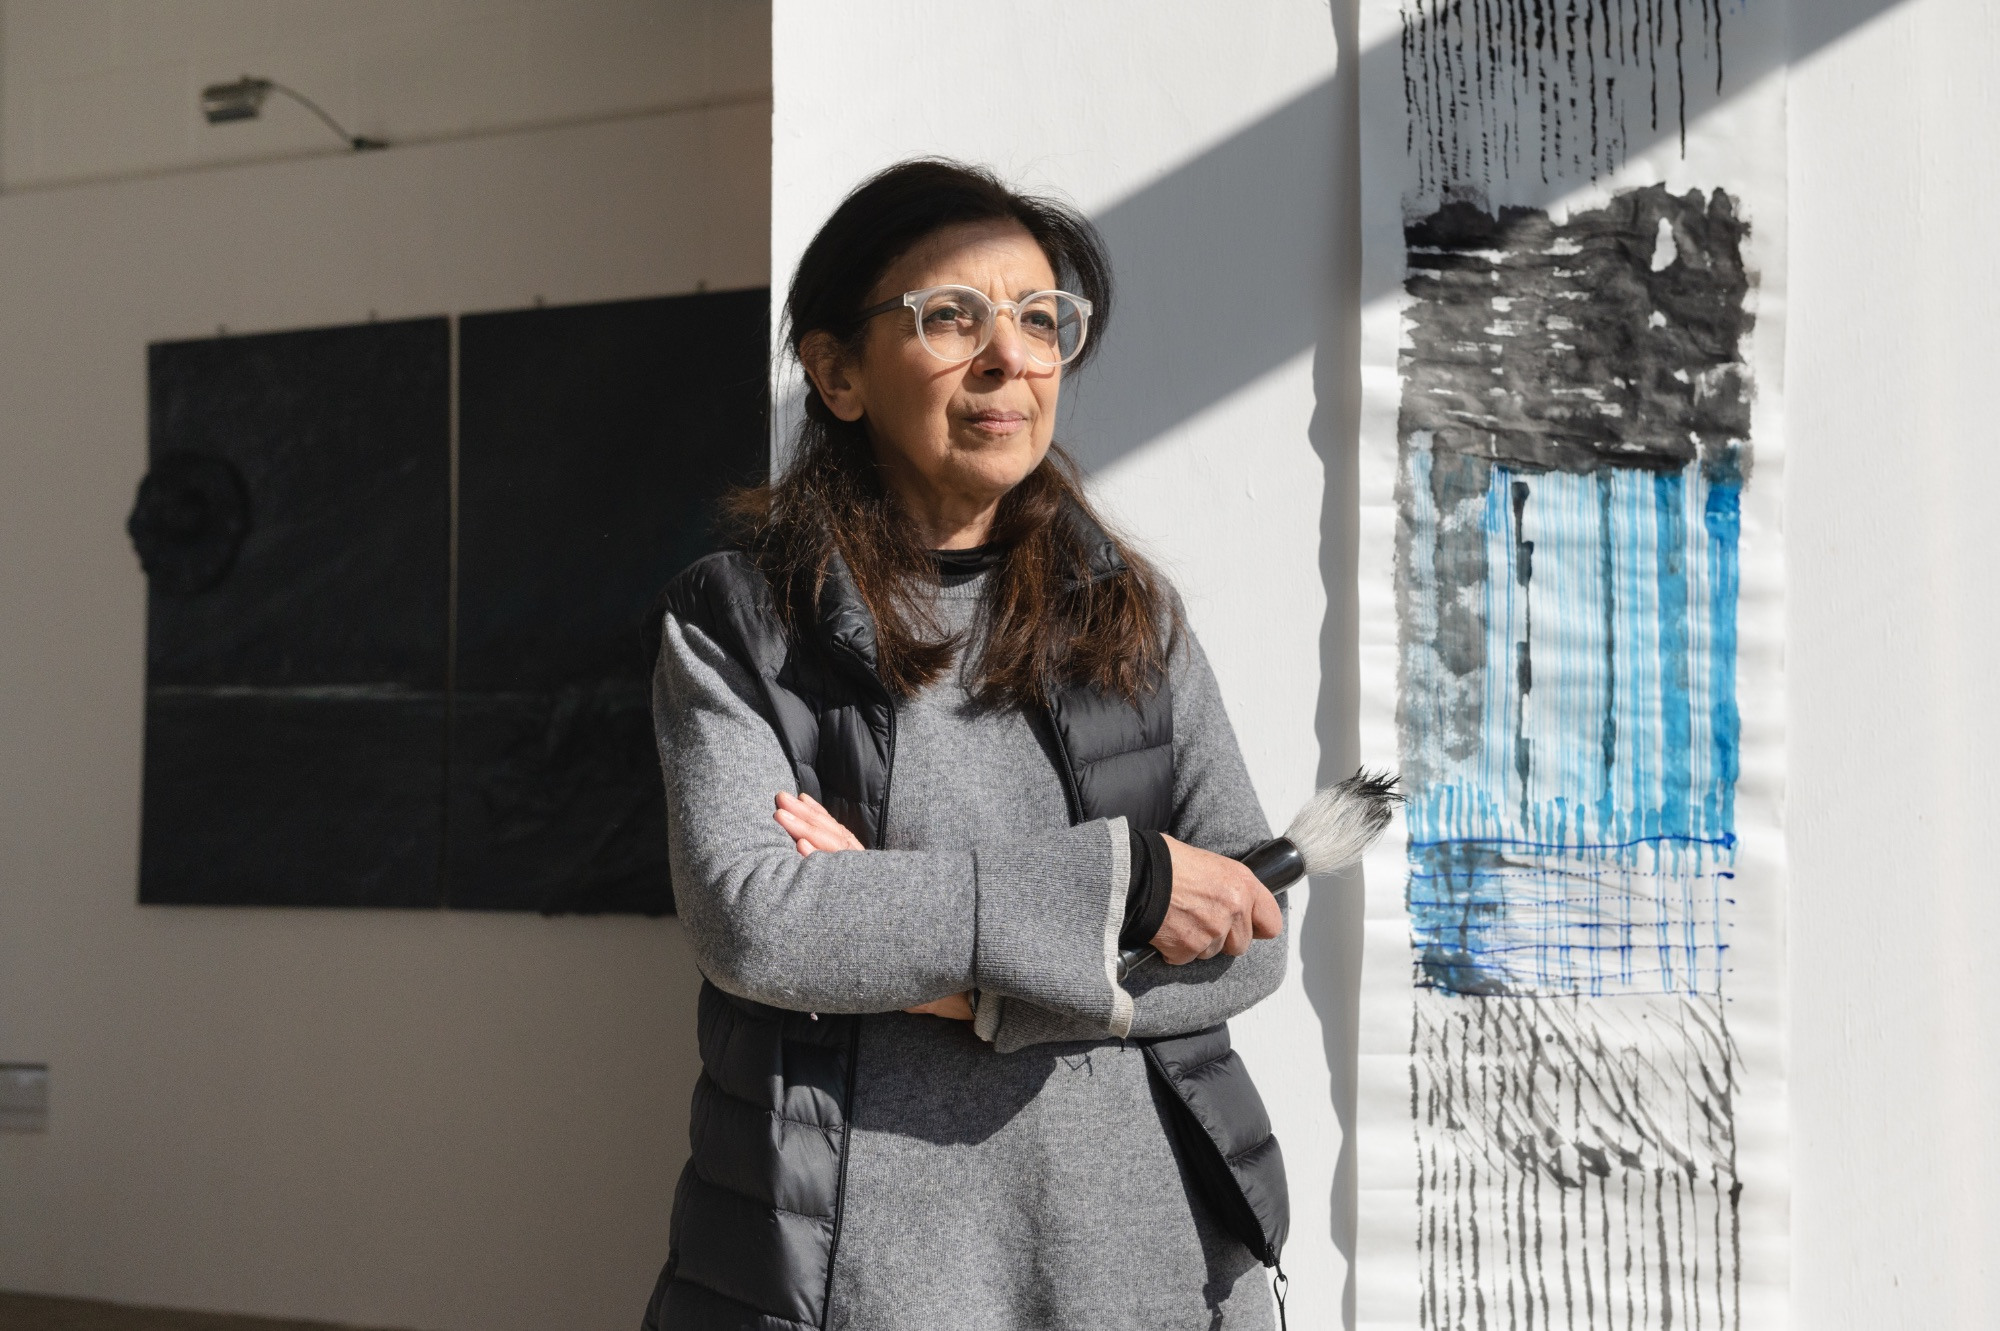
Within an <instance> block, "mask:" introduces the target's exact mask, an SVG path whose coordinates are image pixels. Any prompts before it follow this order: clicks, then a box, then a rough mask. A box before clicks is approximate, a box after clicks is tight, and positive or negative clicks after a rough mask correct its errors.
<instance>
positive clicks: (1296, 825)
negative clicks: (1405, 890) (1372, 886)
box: [1285, 769, 1403, 874]
mask: <svg viewBox="0 0 2000 1331" xmlns="http://www.w3.org/2000/svg"><path fill="white" fill-rule="evenodd" d="M1402 798H1403V797H1402V795H1401V794H1399V793H1398V792H1397V790H1396V778H1395V777H1393V776H1386V775H1380V774H1377V773H1373V772H1369V771H1367V770H1366V769H1363V770H1361V771H1358V772H1356V773H1355V774H1354V775H1353V776H1350V777H1348V778H1347V780H1345V781H1342V782H1341V783H1340V784H1339V785H1334V786H1328V787H1327V788H1326V789H1325V790H1322V791H1320V792H1319V793H1318V794H1316V795H1314V796H1313V797H1312V798H1311V799H1309V800H1307V801H1306V805H1305V807H1304V808H1303V809H1300V810H1299V813H1298V817H1296V818H1294V819H1292V825H1291V826H1290V827H1287V828H1286V829H1285V840H1287V841H1289V842H1291V843H1292V844H1293V845H1294V846H1297V847H1298V848H1299V854H1300V856H1301V857H1302V858H1304V860H1305V862H1306V872H1307V873H1308V874H1321V873H1337V872H1339V871H1340V870H1342V869H1345V868H1346V867H1347V866H1349V865H1350V864H1354V863H1357V862H1358V861H1359V860H1360V859H1361V856H1362V855H1363V854H1364V853H1365V852H1366V851H1367V849H1368V847H1370V846H1372V845H1374V844H1375V838H1376V837H1379V836H1381V835H1382V829H1383V828H1385V827H1387V826H1388V825H1389V816H1390V814H1391V812H1392V811H1393V810H1394V808H1395V806H1396V804H1397V802H1398V801H1400V800H1401V799H1402Z"/></svg>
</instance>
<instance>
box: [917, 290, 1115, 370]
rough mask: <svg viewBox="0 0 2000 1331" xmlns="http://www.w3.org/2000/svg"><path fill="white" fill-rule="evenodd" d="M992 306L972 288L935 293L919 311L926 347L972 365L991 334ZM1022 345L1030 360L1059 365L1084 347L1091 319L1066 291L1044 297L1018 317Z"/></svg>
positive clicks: (951, 359)
mask: <svg viewBox="0 0 2000 1331" xmlns="http://www.w3.org/2000/svg"><path fill="white" fill-rule="evenodd" d="M993 319H994V313H993V307H992V305H991V304H990V303H989V302H988V301H987V300H986V298H985V297H984V296H981V295H980V294H979V293H978V292H976V291H972V290H970V289H965V290H951V289H947V290H944V291H938V292H933V293H932V294H931V295H930V297H929V298H928V299H926V300H925V301H924V304H923V308H922V309H920V310H919V311H918V312H917V328H918V330H919V331H920V332H921V333H922V334H923V338H924V345H925V346H927V347H929V348H930V350H931V352H932V353H933V354H935V355H937V356H941V357H943V358H944V359H945V360H948V361H961V360H970V359H972V358H973V357H974V356H976V355H978V354H979V353H980V351H981V350H983V349H984V348H985V346H986V344H987V342H988V341H989V340H990V339H991V336H992V331H993ZM1015 321H1016V323H1017V325H1018V327H1019V329H1020V336H1021V341H1022V344H1023V347H1024V349H1025V350H1026V351H1027V353H1028V358H1029V359H1030V360H1033V361H1036V362H1038V363H1039V364H1042V365H1060V364H1062V363H1063V362H1065V361H1067V360H1069V359H1070V358H1071V357H1073V356H1075V355H1076V353H1077V352H1078V351H1079V350H1080V349H1081V348H1082V346H1083V335H1084V331H1085V328H1086V324H1087V320H1086V317H1085V315H1084V312H1083V308H1082V307H1081V306H1080V305H1078V304H1077V303H1076V301H1075V299H1074V298H1072V297H1070V296H1068V295H1066V294H1064V293H1062V292H1042V293H1040V294H1038V295H1037V296H1036V297H1035V298H1034V299H1033V300H1031V301H1029V302H1028V303H1027V304H1025V305H1022V306H1021V307H1020V308H1019V309H1018V310H1017V311H1016V312H1015Z"/></svg>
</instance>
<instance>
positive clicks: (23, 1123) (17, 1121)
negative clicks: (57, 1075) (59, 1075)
mask: <svg viewBox="0 0 2000 1331" xmlns="http://www.w3.org/2000/svg"><path fill="white" fill-rule="evenodd" d="M48 1130H49V1065H48V1064H46V1063H0V1132H47V1131H48Z"/></svg>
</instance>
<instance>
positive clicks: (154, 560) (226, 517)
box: [125, 450, 250, 596]
mask: <svg viewBox="0 0 2000 1331" xmlns="http://www.w3.org/2000/svg"><path fill="white" fill-rule="evenodd" d="M125 531H126V533H127V534H128V535H130V536H131V538H132V548H133V549H134V550H136V551H138V553H139V566H140V567H141V568H143V569H145V570H146V576H147V577H148V578H150V579H151V580H152V583H153V590H154V591H155V592H157V593H159V594H160V595H162V596H194V595H197V594H199V593H201V592H205V591H207V590H209V589H210V588H212V587H214V586H215V585H216V584H218V583H220V582H221V581H222V580H223V579H224V578H226V577H228V576H229V570H230V568H231V566H232V565H234V564H235V562H236V552H237V551H238V550H239V549H241V548H242V546H243V538H244V537H245V536H246V535H248V534H249V531H250V490H249V487H247V486H246V485H244V483H243V476H242V473H240V472H238V471H237V470H236V468H235V467H234V466H233V465H231V464H230V463H229V462H226V461H224V460H223V459H222V458H219V457H213V456H211V455H209V454H207V453H196V452H191V451H187V450H177V451H175V452H172V453H163V454H161V455H160V456H159V457H157V458H155V459H154V460H153V469H152V470H151V471H150V472H148V473H146V477H145V479H144V480H142V481H140V482H139V497H138V499H137V501H135V502H134V503H133V505H132V516H131V517H129V518H127V519H126V520H125Z"/></svg>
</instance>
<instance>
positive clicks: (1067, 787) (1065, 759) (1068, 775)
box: [1042, 704, 1083, 827]
mask: <svg viewBox="0 0 2000 1331" xmlns="http://www.w3.org/2000/svg"><path fill="white" fill-rule="evenodd" d="M1042 715H1043V716H1044V717H1045V718H1047V720H1048V723H1049V738H1050V739H1052V740H1054V741H1055V745H1056V756H1057V757H1058V758H1060V759H1062V761H1061V762H1060V763H1058V764H1057V766H1058V767H1060V768H1061V769H1062V770H1061V772H1060V773H1059V775H1061V777H1062V783H1063V798H1064V799H1066V800H1068V801H1069V822H1070V826H1071V827H1075V826H1076V825H1077V824H1078V823H1081V822H1082V821H1083V790H1082V788H1081V787H1080V786H1078V785H1077V780H1076V762H1075V760H1073V759H1072V758H1071V757H1070V756H1069V742H1068V741H1067V740H1065V739H1064V738H1063V731H1062V724H1061V723H1060V722H1059V721H1057V720H1056V709H1055V706H1054V705H1053V704H1050V705H1047V706H1044V707H1043V708H1042Z"/></svg>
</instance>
